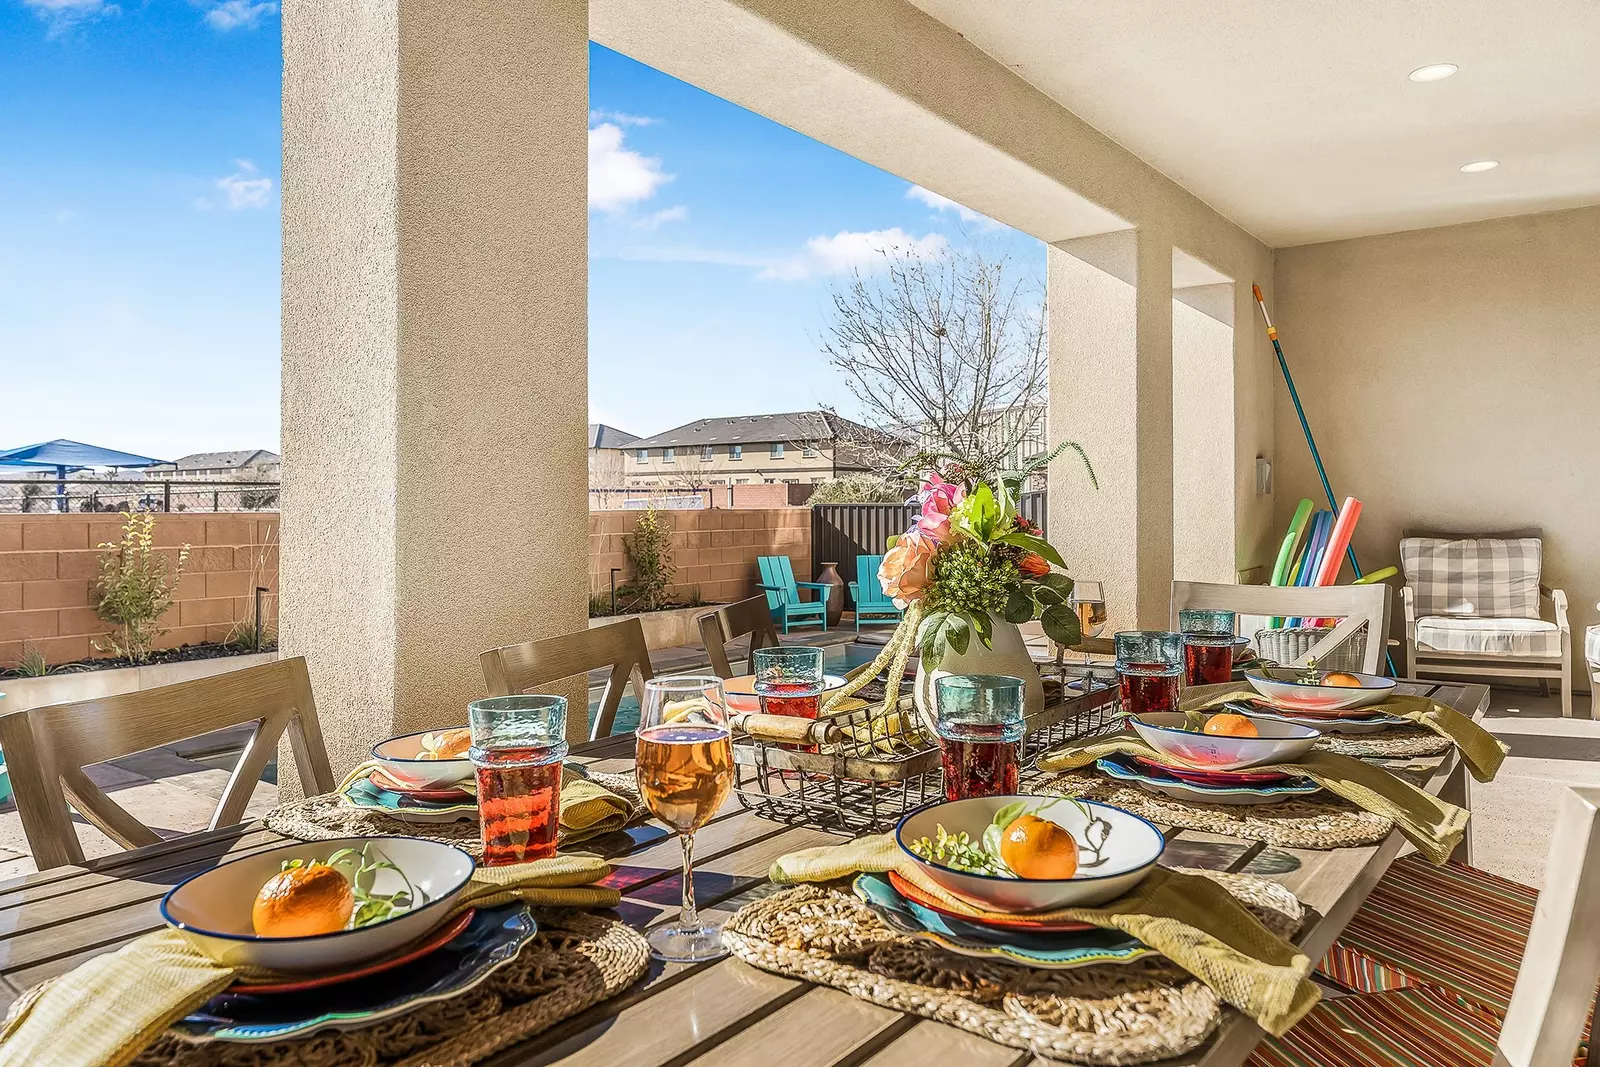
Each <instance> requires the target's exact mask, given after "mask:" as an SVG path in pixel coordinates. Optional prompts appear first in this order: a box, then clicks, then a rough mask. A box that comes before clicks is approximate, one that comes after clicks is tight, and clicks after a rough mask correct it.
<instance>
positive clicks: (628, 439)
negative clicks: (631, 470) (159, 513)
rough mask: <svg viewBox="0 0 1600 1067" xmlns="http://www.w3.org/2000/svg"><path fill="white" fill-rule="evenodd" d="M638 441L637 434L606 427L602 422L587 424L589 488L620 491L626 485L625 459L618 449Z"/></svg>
mask: <svg viewBox="0 0 1600 1067" xmlns="http://www.w3.org/2000/svg"><path fill="white" fill-rule="evenodd" d="M638 439H639V436H638V435H637V434H631V433H629V432H628V431H627V430H619V429H617V428H616V427H615V426H607V425H606V424H605V423H603V422H591V423H590V424H589V488H590V489H621V488H622V487H623V486H624V485H625V484H626V483H625V482H624V481H623V478H624V477H625V474H624V470H625V465H626V459H625V457H624V455H623V453H622V452H621V451H620V449H622V448H624V447H626V446H627V445H631V444H633V443H634V442H635V441H637V440H638Z"/></svg>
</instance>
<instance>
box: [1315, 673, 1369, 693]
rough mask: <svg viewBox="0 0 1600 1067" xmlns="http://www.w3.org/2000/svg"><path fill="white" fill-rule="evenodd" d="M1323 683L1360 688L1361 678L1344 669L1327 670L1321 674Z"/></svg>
mask: <svg viewBox="0 0 1600 1067" xmlns="http://www.w3.org/2000/svg"><path fill="white" fill-rule="evenodd" d="M1322 684H1323V685H1337V686H1339V687H1341V688H1344V689H1360V688H1361V679H1360V678H1357V677H1356V676H1355V675H1353V674H1346V673H1345V672H1344V671H1329V672H1328V673H1327V674H1324V675H1323V676H1322Z"/></svg>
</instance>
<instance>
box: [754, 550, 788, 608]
mask: <svg viewBox="0 0 1600 1067" xmlns="http://www.w3.org/2000/svg"><path fill="white" fill-rule="evenodd" d="M756 566H757V567H758V568H760V570H761V584H762V585H764V586H766V587H767V588H766V589H765V590H764V591H763V594H762V595H763V596H764V597H765V598H766V601H767V610H768V611H769V612H772V611H776V610H777V609H778V608H779V606H780V605H782V604H783V603H784V596H785V595H786V594H785V589H784V584H783V575H782V572H780V571H779V570H778V566H777V562H776V557H774V556H757V557H756ZM793 599H795V598H793V597H790V600H793Z"/></svg>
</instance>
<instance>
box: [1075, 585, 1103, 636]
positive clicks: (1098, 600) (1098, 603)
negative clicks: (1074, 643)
mask: <svg viewBox="0 0 1600 1067" xmlns="http://www.w3.org/2000/svg"><path fill="white" fill-rule="evenodd" d="M1067 603H1068V604H1071V605H1072V609H1073V610H1074V611H1076V612H1077V613H1078V628H1079V629H1080V630H1081V631H1082V632H1083V636H1084V637H1099V636H1100V632H1101V631H1102V630H1104V629H1105V628H1106V593H1105V587H1104V586H1103V585H1102V584H1101V583H1100V582H1094V581H1081V582H1074V583H1073V585H1072V592H1071V593H1069V594H1068V595H1067Z"/></svg>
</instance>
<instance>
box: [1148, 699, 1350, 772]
mask: <svg viewBox="0 0 1600 1067" xmlns="http://www.w3.org/2000/svg"><path fill="white" fill-rule="evenodd" d="M1246 717H1247V718H1249V719H1250V721H1251V722H1252V723H1254V724H1255V728H1256V732H1257V734H1258V735H1259V736H1257V737H1227V736H1221V735H1213V734H1204V733H1195V732H1194V731H1192V730H1186V729H1184V723H1185V722H1186V721H1187V720H1186V719H1185V717H1184V716H1183V715H1182V714H1181V713H1179V712H1158V713H1150V714H1146V715H1136V716H1134V717H1132V718H1130V719H1129V720H1128V724H1129V725H1130V726H1132V727H1133V730H1134V732H1135V733H1137V734H1138V735H1139V736H1140V737H1141V738H1143V739H1144V741H1145V743H1146V744H1148V745H1149V746H1150V747H1151V748H1153V749H1155V750H1156V751H1157V752H1159V753H1161V754H1162V755H1163V756H1170V757H1172V759H1174V760H1176V761H1177V762H1179V763H1184V764H1188V765H1190V766H1193V767H1196V768H1199V769H1200V770H1207V771H1241V770H1244V769H1245V768H1246V767H1261V766H1266V765H1268V764H1273V763H1293V762H1294V761H1295V760H1297V759H1299V758H1300V757H1302V756H1304V755H1305V754H1306V753H1307V752H1310V751H1311V746H1313V745H1315V744H1316V743H1317V738H1319V737H1321V736H1322V733H1321V731H1319V730H1315V729H1313V728H1311V727H1309V726H1304V725H1301V724H1299V723H1293V722H1287V721H1285V720H1283V719H1261V718H1257V717H1255V716H1254V715H1249V716H1246Z"/></svg>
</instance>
